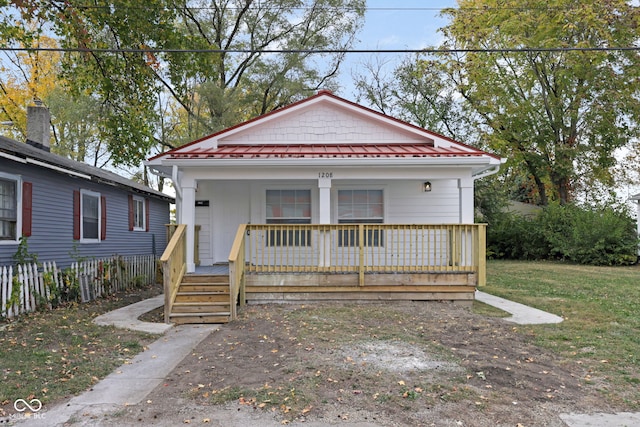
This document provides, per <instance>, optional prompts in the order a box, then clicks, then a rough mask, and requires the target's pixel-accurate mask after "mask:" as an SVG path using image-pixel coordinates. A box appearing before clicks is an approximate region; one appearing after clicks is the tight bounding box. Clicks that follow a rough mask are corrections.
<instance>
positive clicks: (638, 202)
mask: <svg viewBox="0 0 640 427" xmlns="http://www.w3.org/2000/svg"><path fill="white" fill-rule="evenodd" d="M631 200H632V201H634V202H635V203H636V206H637V212H638V216H637V219H636V223H637V224H638V225H637V227H638V236H640V193H638V194H636V195H635V196H631ZM638 253H639V254H640V251H639V252H638Z"/></svg>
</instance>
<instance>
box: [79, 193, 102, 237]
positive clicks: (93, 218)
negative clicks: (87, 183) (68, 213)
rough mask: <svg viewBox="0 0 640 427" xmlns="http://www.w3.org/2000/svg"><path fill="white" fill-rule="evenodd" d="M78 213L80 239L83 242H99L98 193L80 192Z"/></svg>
mask: <svg viewBox="0 0 640 427" xmlns="http://www.w3.org/2000/svg"><path fill="white" fill-rule="evenodd" d="M80 195H81V202H80V212H81V221H80V224H81V229H80V233H81V238H82V240H83V241H86V242H91V241H99V240H100V224H101V218H100V213H101V212H100V211H101V209H100V193H94V192H93V191H88V190H82V191H81V192H80Z"/></svg>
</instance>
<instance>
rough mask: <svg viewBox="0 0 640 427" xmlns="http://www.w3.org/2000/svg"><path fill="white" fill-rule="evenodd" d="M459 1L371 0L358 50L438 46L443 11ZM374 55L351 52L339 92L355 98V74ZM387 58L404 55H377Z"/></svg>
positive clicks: (355, 47)
mask: <svg viewBox="0 0 640 427" xmlns="http://www.w3.org/2000/svg"><path fill="white" fill-rule="evenodd" d="M456 5H457V2H456V0H367V12H366V15H365V23H364V27H363V28H362V30H361V31H360V33H359V34H358V40H359V41H358V42H356V44H355V45H354V49H393V50H398V49H421V48H423V47H425V46H433V45H437V44H438V43H439V42H440V40H441V37H442V35H441V34H440V33H439V32H438V31H437V30H438V28H441V27H443V26H444V25H445V24H446V22H447V21H446V20H445V19H443V18H442V17H441V16H439V14H440V10H441V9H443V8H447V7H456ZM372 55H373V54H368V53H356V54H349V55H347V57H346V60H345V63H344V65H343V67H342V68H341V84H342V90H341V91H340V93H338V95H339V96H343V97H345V98H347V99H350V100H355V94H354V93H353V84H352V77H351V76H352V74H353V72H358V71H362V69H363V68H362V65H361V64H362V62H365V61H368V60H369V59H371V57H372ZM376 56H378V57H379V58H378V59H381V60H384V61H392V62H393V61H398V60H400V59H402V58H403V57H404V55H403V54H388V53H386V54H376Z"/></svg>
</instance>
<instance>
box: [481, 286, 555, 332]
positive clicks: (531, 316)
mask: <svg viewBox="0 0 640 427" xmlns="http://www.w3.org/2000/svg"><path fill="white" fill-rule="evenodd" d="M476 300H478V301H480V302H483V303H485V304H489V305H491V306H494V307H496V308H499V309H500V310H502V311H506V312H507V313H511V317H505V319H504V320H506V321H507V322H513V323H518V324H519V325H542V324H546V323H560V322H562V320H563V319H562V317H560V316H556V315H555V314H551V313H547V312H546V311H542V310H538V309H537V308H533V307H529V306H526V305H524V304H520V303H518V302H513V301H509V300H506V299H504V298H500V297H496V296H493V295H489V294H487V293H485V292H481V291H476Z"/></svg>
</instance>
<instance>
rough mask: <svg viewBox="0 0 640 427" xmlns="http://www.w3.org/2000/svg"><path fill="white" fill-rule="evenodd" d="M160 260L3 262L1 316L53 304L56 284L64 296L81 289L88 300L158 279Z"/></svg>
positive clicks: (0, 272)
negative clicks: (61, 265) (60, 265)
mask: <svg viewBox="0 0 640 427" xmlns="http://www.w3.org/2000/svg"><path fill="white" fill-rule="evenodd" d="M156 260H157V258H156V257H155V256H153V255H137V256H113V257H111V258H105V259H93V260H88V261H81V262H74V263H73V264H72V265H71V267H69V268H67V269H64V270H62V269H59V268H58V267H57V266H56V263H55V261H53V262H43V263H42V264H40V265H38V264H24V265H17V266H16V267H15V268H14V267H13V266H0V304H1V305H0V317H6V318H14V317H16V316H18V315H20V314H22V313H28V312H31V311H35V310H37V309H38V308H43V307H47V308H51V301H52V298H53V297H52V295H53V294H52V289H51V288H52V287H55V289H58V290H60V291H61V292H62V294H63V299H69V298H71V299H73V296H74V295H73V294H74V292H77V294H78V296H79V299H80V300H81V301H82V302H87V301H91V300H93V299H95V298H99V297H101V296H105V295H109V294H113V293H115V292H118V291H123V290H126V289H130V288H133V287H134V286H140V285H144V284H149V283H154V282H155V280H156ZM14 288H19V290H18V291H15V292H17V297H18V298H13V300H12V292H13V290H14ZM65 296H66V297H65ZM15 300H17V301H15Z"/></svg>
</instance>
